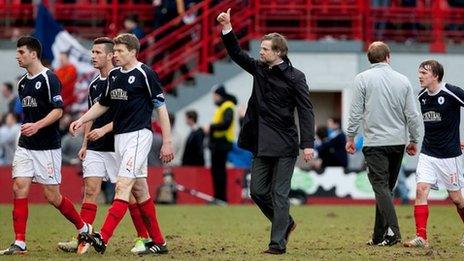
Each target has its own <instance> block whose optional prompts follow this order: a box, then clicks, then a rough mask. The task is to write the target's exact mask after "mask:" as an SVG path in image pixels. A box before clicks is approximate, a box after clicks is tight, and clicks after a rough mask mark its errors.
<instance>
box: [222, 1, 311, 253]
mask: <svg viewBox="0 0 464 261" xmlns="http://www.w3.org/2000/svg"><path fill="white" fill-rule="evenodd" d="M217 20H218V22H220V23H221V25H222V40H223V42H224V45H225V47H226V49H227V52H228V53H229V56H230V57H231V59H232V60H233V61H234V62H236V63H237V64H238V65H239V66H240V67H242V68H243V69H244V70H245V71H247V72H248V73H250V74H251V75H252V76H253V91H252V95H251V98H250V100H249V101H248V108H247V112H246V114H245V117H244V119H243V126H242V130H241V132H240V136H239V140H238V144H239V146H240V147H241V148H243V149H246V150H249V151H251V152H252V153H253V165H252V170H251V173H252V174H251V182H250V191H251V193H250V194H251V198H252V199H253V201H254V202H255V203H256V204H257V205H258V207H259V208H260V209H261V211H262V212H263V213H264V215H265V216H266V217H267V218H268V219H269V220H270V221H271V223H272V228H271V241H270V243H269V248H268V249H267V250H266V251H264V252H263V253H266V254H283V253H285V252H286V245H287V241H288V236H289V234H290V232H291V231H292V230H294V229H295V226H296V225H295V221H294V220H293V218H292V217H291V216H290V214H289V207H290V204H289V200H288V194H289V192H290V180H291V178H292V174H293V169H294V167H295V161H296V157H297V156H298V152H299V150H298V148H300V149H302V150H303V157H304V160H306V161H309V160H311V159H312V158H313V153H314V151H313V146H314V114H313V110H312V104H311V101H310V99H309V87H308V85H307V84H306V79H305V75H304V74H303V73H302V72H301V71H299V70H297V69H296V68H294V67H293V66H292V65H291V63H290V60H289V59H288V57H287V52H288V48H287V42H286V40H285V38H284V37H283V36H282V35H280V34H278V33H271V34H268V35H265V36H264V37H263V38H262V42H261V50H260V52H259V54H260V59H259V60H255V59H253V58H251V57H250V56H248V54H246V53H245V52H244V51H243V50H242V49H241V48H240V46H239V44H238V41H237V38H236V36H235V34H234V32H233V31H232V25H231V22H230V8H229V9H228V10H227V12H226V13H225V12H223V13H221V14H219V15H218V17H217ZM295 109H297V111H298V119H299V127H300V140H298V129H297V126H296V124H295V118H294V112H295ZM298 145H299V146H298Z"/></svg>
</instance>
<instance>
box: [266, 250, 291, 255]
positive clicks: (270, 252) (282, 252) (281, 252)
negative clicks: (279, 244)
mask: <svg viewBox="0 0 464 261" xmlns="http://www.w3.org/2000/svg"><path fill="white" fill-rule="evenodd" d="M285 252H287V251H285V249H275V248H268V249H266V250H264V251H263V254H270V255H283V254H285Z"/></svg>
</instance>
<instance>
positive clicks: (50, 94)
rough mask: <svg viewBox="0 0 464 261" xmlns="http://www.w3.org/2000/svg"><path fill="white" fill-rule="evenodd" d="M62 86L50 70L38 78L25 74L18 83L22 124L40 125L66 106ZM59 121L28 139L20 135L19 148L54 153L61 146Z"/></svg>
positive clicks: (45, 70)
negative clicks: (35, 123)
mask: <svg viewBox="0 0 464 261" xmlns="http://www.w3.org/2000/svg"><path fill="white" fill-rule="evenodd" d="M60 92H61V83H60V81H59V80H58V78H57V77H56V75H55V74H54V73H53V72H52V71H50V70H49V69H44V70H43V71H42V72H40V73H39V74H37V75H34V76H30V75H27V74H26V75H25V76H23V78H21V80H19V82H18V94H19V99H20V100H21V104H22V106H23V113H24V121H23V123H29V122H37V121H39V120H41V119H43V118H45V116H47V115H48V114H49V113H50V112H51V111H52V110H53V109H56V108H62V107H63V99H62V98H61V93H60ZM58 122H59V121H55V122H54V123H52V124H50V125H48V126H47V127H44V128H42V129H40V130H39V131H38V132H37V133H36V134H34V135H32V136H30V137H26V136H23V135H21V137H20V138H19V143H18V146H20V147H23V148H26V149H29V150H51V149H59V148H60V147H61V136H60V132H59V130H58V128H59V126H58V124H59V123H58Z"/></svg>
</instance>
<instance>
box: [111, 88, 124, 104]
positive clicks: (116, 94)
mask: <svg viewBox="0 0 464 261" xmlns="http://www.w3.org/2000/svg"><path fill="white" fill-rule="evenodd" d="M111 99H112V100H125V101H127V92H126V91H125V90H123V89H115V90H112V91H111Z"/></svg>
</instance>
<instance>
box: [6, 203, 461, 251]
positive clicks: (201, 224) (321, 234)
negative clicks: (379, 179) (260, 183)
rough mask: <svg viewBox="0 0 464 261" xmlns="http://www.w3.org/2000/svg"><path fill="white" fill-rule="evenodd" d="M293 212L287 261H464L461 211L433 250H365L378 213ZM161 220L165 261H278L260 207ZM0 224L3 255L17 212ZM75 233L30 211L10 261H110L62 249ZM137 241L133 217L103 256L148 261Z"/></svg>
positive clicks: (439, 231)
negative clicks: (268, 251)
mask: <svg viewBox="0 0 464 261" xmlns="http://www.w3.org/2000/svg"><path fill="white" fill-rule="evenodd" d="M99 210H100V211H99V214H98V216H97V220H96V227H97V228H99V227H100V226H101V223H102V220H103V217H104V214H105V213H104V212H106V207H101V208H100V209H99ZM397 210H398V216H399V219H400V227H401V229H402V233H403V239H408V238H410V237H411V236H412V235H413V232H414V219H413V217H412V210H413V208H412V207H411V206H401V207H398V208H397ZM291 211H292V213H293V216H294V218H295V220H296V222H297V224H298V226H297V229H296V230H295V233H294V234H292V237H291V239H290V243H289V244H288V248H287V254H286V255H284V256H281V257H279V258H278V259H279V260H313V259H322V260H369V259H370V260H378V259H380V258H381V259H383V260H389V259H398V260H405V259H407V260H409V259H416V260H419V259H424V258H427V259H430V258H433V259H442V258H446V259H452V260H464V247H460V246H459V242H460V238H461V236H462V231H463V229H462V228H463V225H462V222H461V221H460V220H459V217H458V215H457V213H456V211H455V208H454V207H453V206H432V207H431V211H430V213H431V214H430V218H429V239H430V243H431V245H432V250H431V251H430V250H429V251H426V250H423V249H406V248H403V247H400V246H398V245H397V246H394V247H368V246H365V242H366V241H367V240H368V239H369V235H370V234H371V228H372V225H373V212H374V209H373V206H349V205H346V206H335V207H333V206H303V207H292V208H291ZM158 217H159V219H160V223H161V227H162V229H163V231H164V233H165V235H166V238H167V241H168V246H169V250H170V252H169V254H167V255H164V256H160V257H158V258H157V259H159V260H192V259H197V260H263V259H264V260H271V259H272V260H274V259H276V257H270V256H263V255H262V254H260V252H261V251H262V250H264V249H265V248H266V246H267V243H268V239H269V229H270V225H269V223H268V222H267V220H265V219H264V217H263V216H262V215H261V213H260V212H259V210H258V209H257V207H255V206H252V205H249V206H231V207H217V206H160V207H158ZM0 223H1V227H0V247H2V248H3V247H7V246H8V245H9V244H10V243H11V242H12V239H13V234H12V233H13V232H12V225H11V206H6V205H3V206H0ZM74 233H75V231H74V229H73V227H72V225H71V224H70V223H68V222H67V221H66V220H64V219H63V218H62V217H61V216H60V214H59V212H58V211H56V210H55V209H54V208H53V207H50V206H48V205H33V206H31V207H30V209H29V223H28V248H29V254H28V257H27V258H24V257H13V258H11V257H10V258H11V259H15V260H24V259H31V260H32V259H34V260H44V259H65V258H66V259H67V258H70V257H72V258H73V259H80V260H93V259H96V258H101V257H102V256H101V255H99V254H96V253H95V252H94V251H93V249H91V251H89V253H88V254H87V255H85V256H82V257H79V256H77V255H75V254H68V253H62V252H60V251H59V250H57V248H56V243H57V242H58V241H60V240H64V239H69V238H70V237H71V236H72V235H73V234H74ZM134 235H135V230H134V228H133V227H132V223H131V220H130V217H129V215H126V217H125V219H124V220H123V222H122V223H121V225H120V227H119V228H118V229H117V231H116V232H115V235H114V237H113V238H112V239H111V242H110V244H109V246H108V248H107V252H106V253H105V255H104V256H103V257H104V258H107V259H114V258H124V260H131V259H133V260H143V259H141V258H139V257H135V256H133V255H132V254H130V253H129V250H130V248H131V247H132V241H133V238H134ZM0 259H1V260H7V259H9V258H4V257H0ZM145 259H148V257H145ZM120 260H121V259H120Z"/></svg>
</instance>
